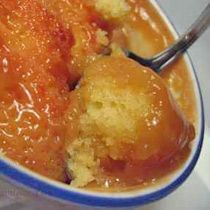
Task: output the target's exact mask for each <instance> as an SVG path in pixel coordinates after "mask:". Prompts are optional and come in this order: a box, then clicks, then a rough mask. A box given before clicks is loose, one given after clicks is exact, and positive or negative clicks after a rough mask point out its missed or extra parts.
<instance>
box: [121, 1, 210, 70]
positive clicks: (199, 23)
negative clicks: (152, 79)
mask: <svg viewBox="0 0 210 210" xmlns="http://www.w3.org/2000/svg"><path fill="white" fill-rule="evenodd" d="M209 25H210V4H208V5H207V7H206V8H205V9H204V11H203V12H202V14H201V15H200V16H199V18H198V19H197V20H196V21H195V22H194V23H193V24H192V26H191V27H190V28H189V29H188V30H187V32H186V33H185V34H183V35H182V36H181V37H180V38H179V39H178V40H177V41H176V42H175V43H174V44H172V45H171V46H169V47H168V48H167V49H166V50H164V51H163V52H161V53H160V54H158V55H156V56H154V57H152V58H149V59H147V58H143V57H140V56H138V55H136V54H135V53H133V52H131V51H129V50H127V49H123V51H124V52H125V54H126V55H127V57H129V58H131V59H133V60H135V61H137V62H138V63H140V64H141V65H143V66H146V67H149V68H151V69H153V70H154V71H155V72H156V73H160V72H161V70H162V69H163V67H165V66H166V65H168V64H169V63H171V62H172V61H174V60H175V59H177V58H178V57H179V56H180V55H182V53H184V52H185V51H186V50H187V49H188V48H189V47H190V46H191V45H192V44H193V43H194V42H195V41H196V40H197V39H198V38H199V37H200V36H201V35H202V34H203V32H204V31H205V30H206V29H207V28H208V26H209Z"/></svg>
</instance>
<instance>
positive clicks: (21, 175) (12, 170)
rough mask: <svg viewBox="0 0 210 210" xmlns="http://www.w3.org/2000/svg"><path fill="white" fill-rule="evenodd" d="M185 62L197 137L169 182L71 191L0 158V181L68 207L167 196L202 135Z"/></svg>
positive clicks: (194, 156)
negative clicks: (137, 187)
mask: <svg viewBox="0 0 210 210" xmlns="http://www.w3.org/2000/svg"><path fill="white" fill-rule="evenodd" d="M151 2H152V3H153V5H154V6H155V7H156V9H157V10H158V11H159V13H160V14H161V15H162V17H163V19H164V20H165V22H166V24H167V25H168V27H169V28H170V30H171V32H172V33H173V35H174V37H175V38H177V37H178V35H177V33H176V31H175V29H174V27H173V26H172V24H171V23H170V21H169V19H168V17H167V16H166V14H165V13H164V12H163V10H162V9H161V8H160V6H159V5H158V4H157V2H156V1H155V0H153V1H151ZM185 61H186V63H187V65H188V69H189V71H190V75H191V77H192V82H193V85H194V92H195V97H196V103H197V104H196V105H197V113H198V128H197V136H196V138H195V140H194V141H193V145H192V152H191V154H190V157H189V158H188V160H187V162H186V163H185V164H184V166H183V167H182V168H180V169H179V170H178V171H176V172H175V173H174V174H172V175H171V176H170V179H169V180H167V181H165V182H164V183H161V184H159V185H157V186H155V187H154V186H153V187H152V186H151V187H149V188H146V189H144V190H136V191H133V192H123V193H100V192H90V191H87V190H83V189H76V188H72V187H69V186H67V185H65V184H62V183H58V182H56V181H53V180H50V179H48V178H45V177H43V176H41V175H38V174H36V173H33V172H31V171H30V170H28V169H26V168H24V167H21V166H18V165H17V164H15V163H14V162H12V161H11V160H9V159H7V158H5V157H1V158H0V174H1V175H2V176H3V178H6V179H9V180H10V181H12V183H14V184H16V185H18V186H23V187H24V188H27V189H28V190H32V191H34V192H39V193H41V194H42V195H43V196H47V197H48V198H51V199H53V200H55V201H62V202H65V203H68V204H69V205H71V204H72V203H76V204H78V205H88V206H94V207H107V208H114V207H119V208H122V207H132V206H141V205H144V204H147V203H150V202H153V201H156V200H159V199H161V198H163V197H165V196H167V195H168V194H169V193H171V192H172V191H174V190H175V189H176V188H177V187H179V186H180V185H181V184H182V183H183V182H184V181H185V180H186V179H187V177H188V176H189V175H190V173H191V172H192V170H193V168H194V166H195V164H196V162H197V160H198V157H199V154H200V151H201V147H202V141H203V135H204V111H203V102H202V96H201V92H200V87H199V83H198V80H197V76H196V73H195V71H194V68H193V66H192V62H191V60H190V58H189V56H188V55H187V54H186V55H185Z"/></svg>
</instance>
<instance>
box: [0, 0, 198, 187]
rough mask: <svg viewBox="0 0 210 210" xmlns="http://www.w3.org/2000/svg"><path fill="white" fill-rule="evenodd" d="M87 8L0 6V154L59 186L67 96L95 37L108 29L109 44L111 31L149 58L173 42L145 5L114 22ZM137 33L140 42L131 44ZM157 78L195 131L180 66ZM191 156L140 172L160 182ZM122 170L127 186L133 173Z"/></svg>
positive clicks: (19, 1)
mask: <svg viewBox="0 0 210 210" xmlns="http://www.w3.org/2000/svg"><path fill="white" fill-rule="evenodd" d="M86 2H87V1H83V0H71V1H64V0H44V1H43V0H13V1H7V0H0V13H1V19H0V149H1V150H2V151H3V153H5V155H6V156H7V157H9V158H11V159H13V160H14V161H17V162H18V163H20V164H22V165H23V166H26V167H27V168H29V169H31V170H33V171H35V172H37V173H40V174H42V175H44V176H47V177H50V178H52V179H55V180H58V181H62V182H66V181H67V180H68V178H67V175H66V165H65V151H64V150H65V148H64V145H65V139H66V138H67V137H68V136H66V126H67V123H68V122H66V119H64V115H65V112H66V110H67V109H68V107H69V104H71V100H70V97H69V91H70V90H72V89H73V88H74V86H75V84H76V82H77V81H78V79H79V78H80V77H81V75H82V69H83V67H84V66H86V65H87V63H88V61H89V57H91V56H96V55H97V54H98V53H99V52H100V51H101V50H102V46H101V45H99V44H98V43H97V41H96V35H95V33H96V30H97V29H98V28H101V29H103V30H106V31H107V32H108V33H109V34H108V36H109V38H110V39H111V37H112V33H113V30H118V29H120V30H121V29H122V31H123V34H121V40H119V42H121V43H123V44H124V45H125V46H127V47H128V48H130V49H131V50H133V51H134V52H136V53H139V54H140V55H142V56H147V57H149V56H152V55H154V54H156V53H158V52H160V51H161V50H163V49H164V48H166V47H167V46H168V45H169V44H170V43H171V42H172V41H173V36H172V34H171V32H170V31H169V29H168V27H167V25H166V24H165V23H164V21H163V20H162V19H161V17H160V15H159V14H158V12H157V11H156V10H155V8H154V7H153V5H152V4H151V3H150V2H149V1H145V0H128V2H129V4H130V5H131V7H132V12H131V14H130V15H129V16H126V17H124V18H123V19H122V20H121V21H111V22H109V21H107V20H105V19H103V18H102V16H101V15H100V14H99V13H98V12H96V11H95V10H94V9H93V8H92V7H91V6H90V5H89V4H87V3H86ZM134 29H135V30H134ZM133 31H135V33H134V32H133ZM138 34H139V37H140V38H138V39H137V40H138V42H139V43H138V42H136V41H135V40H134V39H133V38H134V37H136V36H138ZM134 42H136V43H134ZM141 42H142V43H143V44H142V45H141ZM136 46H137V47H136ZM87 58H88V59H87ZM161 76H162V78H163V79H164V81H165V82H166V84H167V85H168V87H169V88H170V89H171V91H172V94H173V95H174V97H175V98H176V100H177V102H178V104H179V106H180V107H181V109H182V110H183V112H184V113H185V115H186V116H187V118H188V120H189V121H191V122H193V123H194V124H195V123H196V114H195V113H196V112H195V110H196V107H195V106H192V104H195V98H194V93H193V87H192V83H191V78H190V76H189V74H188V69H187V67H186V64H185V61H184V60H182V59H180V60H179V61H177V62H176V63H174V64H172V65H170V66H169V67H168V68H167V69H166V70H165V71H164V72H163V73H162V75H161ZM195 125H196V124H195ZM67 133H68V132H67ZM189 152H190V151H189V150H188V149H186V150H184V151H183V153H181V154H180V155H179V156H177V158H176V160H174V161H173V163H172V164H171V165H170V166H168V165H169V164H168V163H165V164H163V165H161V170H156V169H155V170H154V171H151V170H150V171H148V170H146V169H145V172H144V173H145V174H144V175H143V176H144V177H145V178H146V177H148V178H149V180H151V179H152V178H153V176H155V177H161V176H163V175H164V174H166V173H167V172H170V171H172V170H174V169H176V168H177V167H179V166H180V165H181V164H182V163H183V162H184V160H185V159H186V157H187V156H188V154H189ZM106 161H107V162H109V161H110V160H105V162H106ZM105 162H104V165H106V163H105ZM151 164H152V163H151ZM109 165H111V169H110V170H118V169H119V170H120V169H121V168H122V167H123V163H120V162H119V163H111V164H109ZM127 170H128V171H129V173H126V174H127V175H128V174H129V179H132V176H134V175H135V173H136V172H135V171H134V170H132V168H129V169H127ZM154 174H155V175H154ZM131 185H132V184H131Z"/></svg>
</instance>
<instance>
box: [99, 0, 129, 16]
mask: <svg viewBox="0 0 210 210" xmlns="http://www.w3.org/2000/svg"><path fill="white" fill-rule="evenodd" d="M95 8H96V9H97V10H98V11H99V12H101V13H102V15H103V16H104V17H105V18H106V19H112V18H120V17H122V16H124V15H127V14H128V12H129V11H130V6H129V5H128V3H127V2H126V1H125V0H114V1H112V0H96V2H95Z"/></svg>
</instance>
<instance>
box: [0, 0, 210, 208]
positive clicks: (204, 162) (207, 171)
mask: <svg viewBox="0 0 210 210" xmlns="http://www.w3.org/2000/svg"><path fill="white" fill-rule="evenodd" d="M158 1H159V3H160V4H161V6H162V7H163V8H164V10H165V11H166V13H167V14H168V16H169V17H170V19H171V20H172V22H173V23H174V25H175V27H176V29H177V30H178V32H179V33H182V32H184V31H185V30H186V28H187V27H188V26H189V25H190V24H191V23H192V22H193V21H194V20H195V18H196V17H197V16H198V15H199V13H200V12H201V11H202V9H204V7H205V6H206V5H207V4H208V3H210V0H158ZM189 54H190V56H191V58H192V60H193V63H194V66H195V69H196V71H197V74H198V78H199V81H200V85H201V89H202V94H203V98H204V106H205V116H206V125H207V126H206V132H205V140H204V146H203V150H202V153H201V157H200V159H199V161H198V164H197V166H196V168H195V170H194V172H193V173H192V175H191V176H190V178H189V179H188V180H187V181H186V182H185V183H184V184H183V185H182V186H181V187H180V188H179V189H178V190H176V191H175V192H174V193H172V194H171V195H169V196H168V197H167V198H165V199H163V200H161V201H159V202H156V203H153V204H151V205H148V206H145V207H143V208H141V209H142V210H159V209H161V210H165V209H167V210H168V209H170V210H173V209H174V210H188V209H190V210H197V209H199V210H208V209H210V164H209V163H208V162H209V161H208V160H210V142H209V140H210V135H209V129H208V128H209V126H210V109H208V107H210V86H209V80H210V73H209V71H210V30H208V31H207V32H206V33H205V34H204V35H203V36H202V37H201V38H200V39H199V40H198V41H197V42H196V43H195V44H194V45H193V46H192V48H191V49H190V50H189ZM1 185H4V183H3V184H1V183H0V188H2V186H1ZM1 204H2V203H1V199H0V210H13V209H16V210H26V209H27V210H35V209H36V210H37V209H46V210H48V209H50V210H54V209H61V210H62V209H63V210H67V209H69V208H68V207H67V206H63V205H62V206H59V205H55V204H53V205H52V204H51V203H50V202H48V201H45V200H39V201H38V202H37V201H25V202H23V203H18V204H15V203H13V204H11V203H10V205H6V204H7V203H5V201H4V204H5V205H4V207H3V205H2V206H1ZM8 204H9V201H8Z"/></svg>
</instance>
